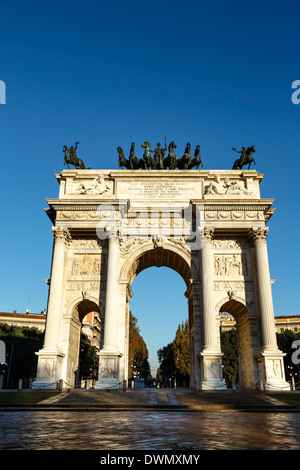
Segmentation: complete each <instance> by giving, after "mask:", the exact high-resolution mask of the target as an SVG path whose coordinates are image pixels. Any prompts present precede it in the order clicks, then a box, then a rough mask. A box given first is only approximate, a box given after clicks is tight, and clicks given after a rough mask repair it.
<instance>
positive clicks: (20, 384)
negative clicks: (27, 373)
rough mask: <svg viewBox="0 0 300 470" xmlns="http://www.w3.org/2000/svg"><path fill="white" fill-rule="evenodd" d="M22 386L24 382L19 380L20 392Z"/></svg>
mask: <svg viewBox="0 0 300 470" xmlns="http://www.w3.org/2000/svg"><path fill="white" fill-rule="evenodd" d="M22 386H23V380H22V379H19V382H18V390H22Z"/></svg>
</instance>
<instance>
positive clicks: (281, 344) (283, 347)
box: [276, 330, 300, 382]
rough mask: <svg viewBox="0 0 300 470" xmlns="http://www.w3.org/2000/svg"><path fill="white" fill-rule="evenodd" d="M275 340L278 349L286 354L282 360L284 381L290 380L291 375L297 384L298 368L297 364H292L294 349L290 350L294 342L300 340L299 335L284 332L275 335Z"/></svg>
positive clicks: (299, 368) (292, 332) (288, 331)
mask: <svg viewBox="0 0 300 470" xmlns="http://www.w3.org/2000/svg"><path fill="white" fill-rule="evenodd" d="M276 338H277V345H278V349H280V351H282V352H284V353H285V354H286V355H285V356H284V358H283V362H284V369H285V375H286V379H287V380H290V378H291V375H293V376H294V377H295V379H296V382H298V381H299V373H300V367H299V365H298V364H294V363H293V360H292V356H293V353H294V352H295V351H296V349H295V348H292V344H293V342H294V341H296V340H298V341H299V340H300V333H295V332H294V331H292V330H284V332H283V333H276Z"/></svg>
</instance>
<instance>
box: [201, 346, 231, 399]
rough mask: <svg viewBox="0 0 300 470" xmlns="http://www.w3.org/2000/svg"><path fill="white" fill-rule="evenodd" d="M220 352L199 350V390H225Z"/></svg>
mask: <svg viewBox="0 0 300 470" xmlns="http://www.w3.org/2000/svg"><path fill="white" fill-rule="evenodd" d="M222 356H223V354H222V353H214V352H208V351H207V352H201V353H200V354H199V359H200V364H201V390H226V388H227V385H226V383H225V382H223V373H222Z"/></svg>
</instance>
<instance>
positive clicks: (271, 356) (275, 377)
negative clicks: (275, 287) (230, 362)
mask: <svg viewBox="0 0 300 470" xmlns="http://www.w3.org/2000/svg"><path fill="white" fill-rule="evenodd" d="M268 230H269V229H268V227H253V228H252V229H251V233H250V239H251V241H252V243H253V246H254V250H255V267H256V279H257V295H258V305H259V319H260V326H261V338H262V344H261V346H260V348H259V350H258V352H257V354H256V359H257V363H258V370H259V380H260V384H261V385H260V386H261V388H264V389H267V390H288V389H289V388H290V387H289V385H288V383H287V382H286V381H285V372H284V364H283V357H284V356H285V354H283V353H282V352H281V351H279V349H278V347H277V341H276V329H275V321H274V308H273V298H272V289H271V280H270V269H269V260H268V249H267V242H266V240H267V234H268Z"/></svg>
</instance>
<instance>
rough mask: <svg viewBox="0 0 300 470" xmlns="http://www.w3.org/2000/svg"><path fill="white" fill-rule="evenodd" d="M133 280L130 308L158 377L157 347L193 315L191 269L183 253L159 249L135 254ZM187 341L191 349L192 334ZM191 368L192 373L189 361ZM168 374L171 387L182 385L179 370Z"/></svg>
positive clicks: (154, 376) (154, 373) (174, 334)
mask: <svg viewBox="0 0 300 470" xmlns="http://www.w3.org/2000/svg"><path fill="white" fill-rule="evenodd" d="M190 264H191V263H190ZM130 279H131V280H130V287H131V291H132V294H133V296H132V298H131V301H130V307H129V310H130V312H131V313H132V315H133V316H134V317H135V318H136V319H137V326H138V327H139V330H140V335H141V336H142V338H143V340H144V341H145V343H146V346H147V348H148V353H149V357H148V361H149V364H150V367H151V375H152V377H153V378H157V372H158V368H159V366H160V361H159V359H158V355H157V352H158V350H161V349H163V348H165V347H167V346H168V345H171V344H172V343H173V342H174V340H175V337H176V332H177V329H178V327H179V326H180V329H181V328H183V327H184V325H185V323H186V322H187V321H188V320H189V318H190V315H191V314H192V296H190V298H189V299H188V298H187V296H186V295H185V294H186V292H187V289H188V287H189V285H190V281H191V279H192V269H191V267H190V265H189V263H188V260H186V259H184V258H183V257H182V256H180V254H178V253H176V252H174V251H171V250H168V249H163V248H156V249H153V250H148V251H146V252H144V253H141V254H140V255H139V256H137V257H136V259H135V260H134V261H133V263H132V266H131V268H130ZM187 331H188V330H187ZM187 342H188V345H189V347H190V348H191V339H190V337H188V338H187ZM189 356H191V354H189ZM188 362H189V361H188ZM188 370H189V374H190V364H189V363H188ZM168 376H169V377H167V379H168V386H174V385H175V384H176V385H177V386H178V385H182V384H180V382H179V374H178V373H177V377H176V368H174V370H172V371H171V370H170V371H169V373H168ZM160 378H161V377H160ZM164 378H165V377H164Z"/></svg>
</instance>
